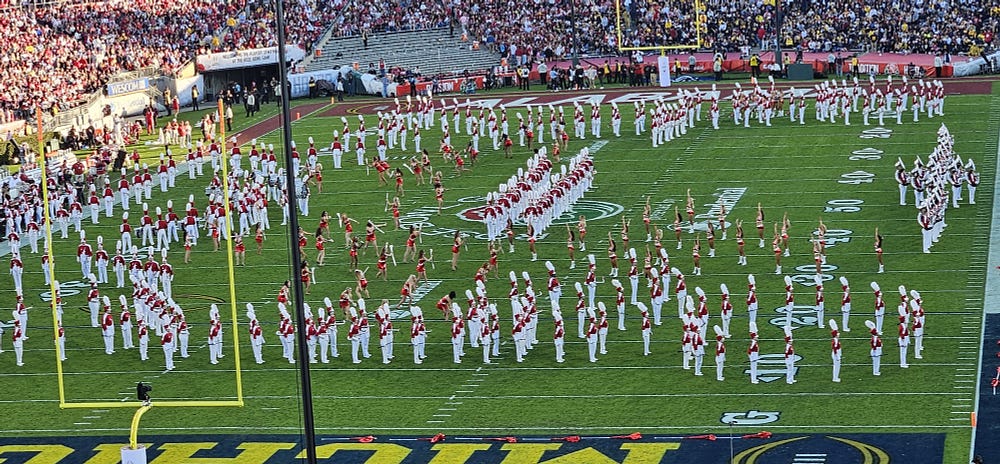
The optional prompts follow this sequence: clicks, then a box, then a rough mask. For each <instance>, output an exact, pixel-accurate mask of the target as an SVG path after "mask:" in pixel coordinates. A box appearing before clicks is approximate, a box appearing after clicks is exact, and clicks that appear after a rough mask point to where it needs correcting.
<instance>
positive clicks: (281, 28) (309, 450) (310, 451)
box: [274, 0, 317, 464]
mask: <svg viewBox="0 0 1000 464" xmlns="http://www.w3.org/2000/svg"><path fill="white" fill-rule="evenodd" d="M283 3H284V1H283V0H275V3H274V12H275V15H276V16H277V18H276V19H275V23H276V24H275V26H276V27H277V28H278V33H277V35H278V76H279V77H278V85H279V86H281V87H280V88H281V134H282V143H283V145H284V149H285V153H284V155H285V156H284V158H285V182H286V184H287V190H288V231H289V237H290V239H289V241H288V243H289V244H290V245H291V246H290V251H291V256H292V286H293V288H294V289H295V291H294V292H293V293H292V296H293V299H292V302H293V304H294V305H295V308H294V310H295V319H296V320H295V330H296V331H297V332H298V333H299V336H298V337H295V338H296V341H297V342H298V343H297V345H298V346H297V348H298V358H299V382H300V383H301V384H302V428H303V431H304V432H305V443H303V447H304V448H305V449H306V462H308V463H309V464H316V462H317V461H316V423H315V420H314V418H313V403H312V379H311V377H310V374H309V363H308V362H306V360H307V359H309V347H308V345H306V337H305V334H306V322H305V309H304V307H303V304H304V302H303V298H302V295H303V294H304V290H303V288H302V279H301V278H300V276H299V272H300V270H301V269H302V255H301V254H299V247H298V246H297V243H298V233H299V219H298V218H299V216H298V214H299V211H298V202H297V195H298V192H296V191H295V179H296V177H297V176H298V173H297V172H292V167H293V166H295V165H294V164H293V163H292V113H291V108H290V103H289V100H290V95H289V94H290V93H291V88H290V87H289V86H288V65H287V61H286V58H285V7H284V5H283Z"/></svg>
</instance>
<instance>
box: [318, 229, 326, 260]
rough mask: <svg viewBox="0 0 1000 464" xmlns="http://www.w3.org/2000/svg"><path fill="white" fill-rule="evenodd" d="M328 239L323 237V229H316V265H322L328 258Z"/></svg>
mask: <svg viewBox="0 0 1000 464" xmlns="http://www.w3.org/2000/svg"><path fill="white" fill-rule="evenodd" d="M324 242H326V239H325V238H323V229H316V265H317V266H322V265H323V260H324V259H326V246H325V244H324Z"/></svg>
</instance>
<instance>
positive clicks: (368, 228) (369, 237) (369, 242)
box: [365, 220, 385, 251]
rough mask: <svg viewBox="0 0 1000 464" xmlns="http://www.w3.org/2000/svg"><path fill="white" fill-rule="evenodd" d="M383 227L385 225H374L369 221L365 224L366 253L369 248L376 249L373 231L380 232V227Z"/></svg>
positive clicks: (376, 242) (376, 241)
mask: <svg viewBox="0 0 1000 464" xmlns="http://www.w3.org/2000/svg"><path fill="white" fill-rule="evenodd" d="M384 226H385V224H375V223H374V222H372V221H370V220H369V221H368V222H367V223H365V251H367V250H368V247H370V246H371V247H375V248H378V239H377V238H376V237H375V231H379V232H382V229H380V227H384Z"/></svg>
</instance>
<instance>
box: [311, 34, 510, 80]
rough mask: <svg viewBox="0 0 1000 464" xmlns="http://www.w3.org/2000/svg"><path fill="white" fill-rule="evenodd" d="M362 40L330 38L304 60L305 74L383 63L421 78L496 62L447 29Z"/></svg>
mask: <svg viewBox="0 0 1000 464" xmlns="http://www.w3.org/2000/svg"><path fill="white" fill-rule="evenodd" d="M365 42H366V39H365V38H362V36H360V35H354V36H348V37H332V38H330V39H329V40H327V41H326V42H325V43H324V42H322V41H321V44H320V45H319V46H318V47H317V49H318V50H320V54H319V55H318V56H315V57H314V58H312V59H307V60H306V61H305V62H304V63H303V65H304V67H305V70H306V71H315V70H322V69H330V68H332V67H334V66H343V65H351V64H352V63H358V64H359V66H360V68H361V69H360V70H361V71H364V70H365V69H367V66H368V64H369V63H374V62H377V61H378V60H379V59H384V60H385V62H386V63H388V64H389V65H390V66H391V67H399V68H405V69H413V68H419V70H420V72H421V74H423V75H436V74H459V73H461V72H463V71H466V70H468V71H469V72H476V71H481V72H485V71H486V70H488V69H489V68H490V67H491V66H493V65H495V64H497V62H498V60H499V58H498V56H497V55H496V54H494V53H491V52H490V51H488V50H486V49H483V48H481V49H479V50H473V49H472V46H471V45H470V44H469V43H468V42H463V41H461V39H460V38H459V37H454V36H452V35H451V34H450V33H449V29H448V28H436V29H427V30H417V31H402V32H383V33H377V34H373V35H371V36H370V37H367V46H365Z"/></svg>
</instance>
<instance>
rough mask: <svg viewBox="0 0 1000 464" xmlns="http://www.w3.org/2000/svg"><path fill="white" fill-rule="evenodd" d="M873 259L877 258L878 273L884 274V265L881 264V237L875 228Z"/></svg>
mask: <svg viewBox="0 0 1000 464" xmlns="http://www.w3.org/2000/svg"><path fill="white" fill-rule="evenodd" d="M875 257H876V258H878V273H879V274H881V273H883V272H885V263H883V262H882V235H881V234H879V233H878V227H876V228H875Z"/></svg>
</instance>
